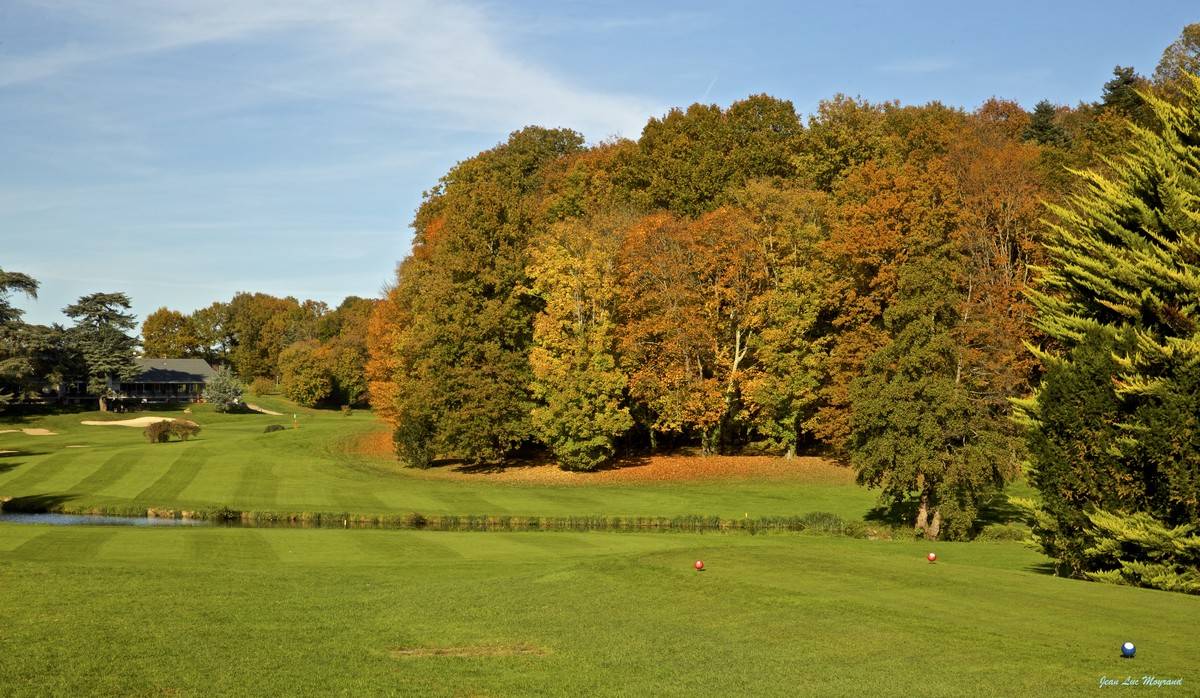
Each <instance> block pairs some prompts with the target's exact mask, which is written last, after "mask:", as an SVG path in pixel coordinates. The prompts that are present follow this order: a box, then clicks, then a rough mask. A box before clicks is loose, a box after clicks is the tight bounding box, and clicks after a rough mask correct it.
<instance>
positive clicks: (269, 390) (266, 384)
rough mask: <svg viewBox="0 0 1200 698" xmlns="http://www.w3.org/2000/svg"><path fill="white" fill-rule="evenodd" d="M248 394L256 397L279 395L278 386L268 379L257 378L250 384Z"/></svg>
mask: <svg viewBox="0 0 1200 698" xmlns="http://www.w3.org/2000/svg"><path fill="white" fill-rule="evenodd" d="M250 392H252V393H254V394H255V395H258V396H260V397H261V396H263V395H277V394H279V386H278V385H276V384H275V381H273V380H271V379H270V378H263V377H261V376H260V377H258V378H255V379H254V380H253V381H251V382H250Z"/></svg>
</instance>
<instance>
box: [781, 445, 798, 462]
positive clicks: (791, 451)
mask: <svg viewBox="0 0 1200 698" xmlns="http://www.w3.org/2000/svg"><path fill="white" fill-rule="evenodd" d="M783 457H784V458H786V459H788V460H791V459H793V458H795V457H796V444H788V447H787V453H785V454H783Z"/></svg>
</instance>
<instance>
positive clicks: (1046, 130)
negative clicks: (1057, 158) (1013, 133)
mask: <svg viewBox="0 0 1200 698" xmlns="http://www.w3.org/2000/svg"><path fill="white" fill-rule="evenodd" d="M1057 116H1058V110H1057V109H1055V108H1054V105H1053V104H1051V103H1050V102H1049V101H1048V100H1044V99H1043V100H1042V101H1040V102H1038V103H1037V105H1036V106H1034V108H1033V114H1032V115H1030V117H1029V125H1028V126H1026V127H1025V132H1024V133H1023V134H1022V137H1023V138H1024V139H1025V140H1027V141H1034V142H1035V143H1040V144H1042V145H1049V146H1054V147H1056V148H1066V147H1067V146H1068V145H1069V144H1070V139H1069V138H1068V137H1067V132H1066V131H1065V130H1063V127H1062V126H1059V125H1058V123H1057V121H1056V117H1057Z"/></svg>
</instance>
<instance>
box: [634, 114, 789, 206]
mask: <svg viewBox="0 0 1200 698" xmlns="http://www.w3.org/2000/svg"><path fill="white" fill-rule="evenodd" d="M802 130H803V129H802V126H801V124H800V120H799V117H797V116H796V110H795V108H794V107H793V106H792V103H791V102H788V101H785V100H780V99H776V98H774V97H770V96H767V95H754V96H752V97H748V98H746V99H745V100H742V101H740V102H735V103H733V104H732V105H730V107H729V109H728V110H722V109H721V108H720V107H718V106H716V105H703V104H693V105H692V106H690V107H688V108H687V110H686V111H684V110H680V109H672V110H671V111H670V112H668V113H667V114H666V115H665V116H664V117H662V118H661V119H658V118H653V119H651V120H650V122H649V123H647V124H646V127H645V129H643V131H642V137H641V139H639V140H638V151H639V154H638V159H637V161H636V163H635V164H634V165H633V170H632V179H633V180H634V184H633V188H634V189H635V190H638V191H640V192H641V195H642V199H643V202H644V204H645V205H646V206H647V207H648V208H663V209H666V210H669V211H672V212H675V213H678V214H682V215H687V216H697V215H699V214H701V213H704V212H706V211H711V210H713V209H714V208H716V207H717V206H719V205H720V204H721V203H724V201H725V194H726V192H728V191H729V190H731V189H733V188H736V187H738V186H741V184H743V183H744V182H746V181H747V180H748V179H752V178H759V177H787V176H791V175H792V174H793V173H794V171H795V167H794V165H793V163H792V160H793V158H794V156H795V153H796V149H797V146H798V143H799V137H800V133H801V131H802Z"/></svg>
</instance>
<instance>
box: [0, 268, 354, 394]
mask: <svg viewBox="0 0 1200 698" xmlns="http://www.w3.org/2000/svg"><path fill="white" fill-rule="evenodd" d="M38 288H39V285H38V282H37V281H36V280H35V279H33V278H32V277H30V276H28V275H27V274H23V273H19V272H7V271H3V270H0V408H2V407H3V405H4V404H7V403H10V402H12V401H13V400H19V399H25V398H45V397H46V394H47V393H46V391H50V395H51V398H52V399H54V398H57V397H58V396H59V393H60V392H61V391H62V390H63V389H64V388H65V386H66V385H67V384H69V383H74V382H76V381H79V382H83V383H85V384H86V390H87V392H88V393H89V394H91V395H94V396H97V397H99V398H100V406H101V409H104V408H105V403H106V401H107V399H108V398H111V397H114V396H115V392H114V391H112V390H111V385H112V384H114V383H120V382H121V381H128V380H131V379H132V378H134V377H135V376H136V375H137V372H138V369H137V364H136V361H135V360H136V358H137V357H138V356H139V355H141V356H145V357H151V358H201V359H204V360H206V361H208V362H209V363H210V364H212V365H214V366H217V367H219V368H224V369H228V370H229V371H230V372H231V373H232V374H234V375H235V376H236V377H238V378H240V379H241V381H243V382H245V383H248V384H249V385H250V387H251V389H253V390H255V391H256V392H259V393H267V392H280V391H281V392H283V393H284V394H285V395H286V396H287V397H288V398H290V399H292V400H294V401H296V402H298V403H300V404H302V405H305V406H310V407H311V406H316V405H318V404H329V405H360V404H365V402H366V391H367V384H366V375H365V366H366V362H367V344H366V333H367V325H368V321H369V319H370V316H371V313H372V311H373V309H374V306H375V304H376V302H377V301H375V300H372V299H364V298H358V297H356V296H350V297H347V298H346V299H345V300H344V301H342V303H341V304H340V305H338V307H336V308H332V309H331V308H329V307H328V306H327V305H326V304H325V303H322V302H320V301H312V300H306V301H298V300H296V299H295V298H293V297H290V296H289V297H285V298H277V297H275V296H271V295H268V294H264V293H238V294H236V295H235V296H234V297H233V298H232V299H231V300H229V301H228V302H216V303H213V304H212V305H209V306H207V307H205V308H201V309H199V310H197V311H195V312H193V313H191V314H184V313H181V312H179V311H175V310H170V309H168V308H165V307H164V308H159V309H158V310H156V311H154V312H153V313H151V314H150V315H149V316H147V317H146V320H145V321H144V322H143V323H142V326H141V336H140V339H139V337H138V336H136V335H135V334H134V333H133V331H134V330H135V329H136V328H137V322H136V318H135V317H134V316H133V314H132V313H131V312H130V307H131V303H130V299H129V297H128V296H127V295H126V294H124V293H94V294H90V295H87V296H84V297H82V298H80V299H79V301H77V302H76V303H74V304H72V305H70V306H68V307H67V308H65V309H64V311H63V312H64V314H66V315H67V316H68V317H69V318H71V319H72V320H73V324H72V326H71V327H63V326H61V325H58V324H52V325H35V324H29V323H25V322H23V321H22V312H21V311H20V309H18V308H16V307H14V306H13V305H12V302H11V299H12V297H13V295H14V294H24V295H27V296H30V297H33V298H36V297H37V291H38Z"/></svg>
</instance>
